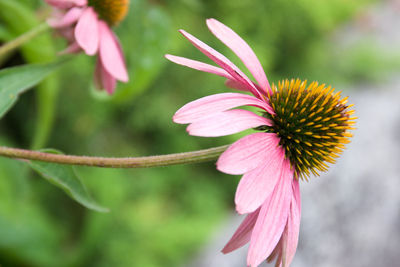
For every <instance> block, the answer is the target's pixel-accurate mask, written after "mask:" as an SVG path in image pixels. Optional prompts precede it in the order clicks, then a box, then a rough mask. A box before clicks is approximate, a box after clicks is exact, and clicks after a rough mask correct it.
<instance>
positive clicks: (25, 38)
mask: <svg viewBox="0 0 400 267" xmlns="http://www.w3.org/2000/svg"><path fill="white" fill-rule="evenodd" d="M48 29H50V26H49V25H48V24H47V23H42V24H40V25H38V26H37V27H35V28H33V29H31V30H30V31H28V32H26V33H24V34H22V35H20V36H18V37H17V38H15V39H14V40H12V41H10V42H8V43H5V44H4V45H2V46H0V57H1V56H3V55H5V54H7V53H9V52H11V51H13V50H14V49H17V48H18V47H20V46H21V45H23V44H25V43H27V42H29V41H30V40H32V39H33V38H35V37H36V36H38V35H40V34H42V33H44V32H45V31H47V30H48Z"/></svg>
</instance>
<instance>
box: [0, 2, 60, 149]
mask: <svg viewBox="0 0 400 267" xmlns="http://www.w3.org/2000/svg"><path fill="white" fill-rule="evenodd" d="M39 2H43V1H39V0H35V1H32V0H25V1H15V0H0V24H4V25H5V27H6V28H7V30H8V31H9V32H10V34H11V36H12V38H15V37H17V36H19V35H21V34H23V33H25V32H27V31H29V30H31V29H32V28H34V27H36V26H38V25H39V24H41V23H42V21H41V19H40V18H39V17H38V9H37V4H38V3H39ZM53 39H54V38H52V35H51V31H49V32H47V33H43V34H41V35H40V36H37V37H35V38H34V39H32V40H30V41H29V42H28V43H26V44H24V45H23V46H22V47H21V49H20V51H21V52H22V56H23V58H24V59H25V60H26V62H27V63H30V64H31V63H49V62H53V61H54V60H55V59H56V58H57V55H56V50H55V47H54V43H53ZM4 41H10V39H8V40H4ZM58 89H59V78H58V77H57V76H54V75H51V76H48V77H47V78H46V79H45V80H43V81H42V82H41V83H40V84H38V89H37V90H36V92H35V93H36V94H37V105H36V107H37V112H36V116H37V119H36V122H35V126H36V127H35V131H34V133H33V134H32V148H33V149H38V148H42V147H43V146H44V145H45V143H46V141H47V139H48V137H49V135H50V133H51V130H52V128H53V124H54V118H55V114H56V113H55V110H56V99H57V96H58Z"/></svg>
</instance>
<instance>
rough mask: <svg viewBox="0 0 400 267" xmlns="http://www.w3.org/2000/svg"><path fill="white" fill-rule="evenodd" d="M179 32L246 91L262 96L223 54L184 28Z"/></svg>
mask: <svg viewBox="0 0 400 267" xmlns="http://www.w3.org/2000/svg"><path fill="white" fill-rule="evenodd" d="M180 32H181V33H182V34H183V36H185V37H186V38H187V39H188V40H189V41H190V42H191V43H192V44H193V45H194V46H195V47H196V48H197V49H199V50H200V51H201V52H202V53H203V54H205V55H206V56H207V57H209V58H210V59H211V60H213V61H214V62H215V63H217V65H219V66H220V67H221V68H223V69H224V70H226V71H227V72H228V73H229V74H230V75H231V76H232V77H233V79H235V80H237V81H238V82H240V83H242V84H243V85H244V86H245V87H247V88H248V91H250V92H251V93H253V94H254V95H255V96H256V97H259V98H261V97H262V96H261V94H260V92H259V91H258V90H257V88H256V87H255V86H254V85H253V82H252V81H250V79H249V78H248V77H247V76H246V75H245V74H244V73H243V72H242V71H241V70H240V69H239V68H238V67H236V66H235V64H233V63H232V62H231V61H230V60H229V59H227V58H226V57H225V56H224V55H222V54H220V53H219V52H217V51H216V50H214V49H213V48H211V47H209V46H208V45H206V44H205V43H203V42H202V41H200V40H199V39H197V38H196V37H194V36H193V35H191V34H190V33H187V32H185V31H184V30H180Z"/></svg>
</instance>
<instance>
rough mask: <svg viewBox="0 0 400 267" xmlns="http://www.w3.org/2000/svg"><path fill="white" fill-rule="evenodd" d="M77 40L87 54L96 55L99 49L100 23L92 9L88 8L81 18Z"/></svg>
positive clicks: (77, 30) (76, 32)
mask: <svg viewBox="0 0 400 267" xmlns="http://www.w3.org/2000/svg"><path fill="white" fill-rule="evenodd" d="M75 38H76V41H77V42H78V44H79V45H80V46H81V47H82V49H83V50H84V51H85V53H86V54H88V55H94V54H96V52H97V50H98V47H99V21H98V18H97V14H96V12H95V11H94V9H93V8H92V7H88V8H86V9H85V10H84V11H83V13H82V15H81V17H80V18H79V20H78V23H77V24H76V27H75Z"/></svg>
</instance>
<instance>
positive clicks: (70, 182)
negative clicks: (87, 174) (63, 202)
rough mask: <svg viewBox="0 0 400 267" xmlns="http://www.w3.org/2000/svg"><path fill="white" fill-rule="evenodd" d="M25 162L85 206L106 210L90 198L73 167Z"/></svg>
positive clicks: (51, 151) (106, 210) (54, 151)
mask: <svg viewBox="0 0 400 267" xmlns="http://www.w3.org/2000/svg"><path fill="white" fill-rule="evenodd" d="M42 152H48V153H54V154H62V153H61V152H59V151H57V150H42ZM27 164H29V166H31V167H32V169H34V170H35V171H37V172H38V173H39V174H40V175H41V176H43V178H45V179H46V180H48V181H49V182H50V183H52V184H54V185H55V186H57V187H59V188H61V189H62V190H64V191H65V192H66V193H67V194H68V195H69V196H70V197H71V198H73V199H75V200H76V201H77V202H79V203H80V204H82V205H83V206H85V207H86V208H88V209H91V210H95V211H99V212H108V209H107V208H104V207H101V206H100V205H99V204H97V203H96V201H94V200H93V199H92V197H91V196H90V195H89V193H88V192H87V189H86V187H85V186H84V185H83V183H82V181H81V179H80V178H79V177H78V176H77V174H76V173H75V170H74V168H73V167H71V166H65V165H60V164H54V163H47V162H40V161H28V162H27Z"/></svg>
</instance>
